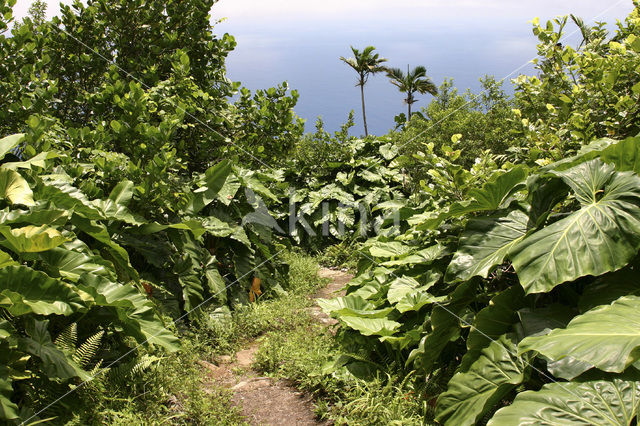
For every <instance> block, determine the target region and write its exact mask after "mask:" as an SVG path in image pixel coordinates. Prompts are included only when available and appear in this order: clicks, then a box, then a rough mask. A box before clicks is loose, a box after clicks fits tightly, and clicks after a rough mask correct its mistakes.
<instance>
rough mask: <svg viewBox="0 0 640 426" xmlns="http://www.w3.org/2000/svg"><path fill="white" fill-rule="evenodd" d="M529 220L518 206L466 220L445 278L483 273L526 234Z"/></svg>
mask: <svg viewBox="0 0 640 426" xmlns="http://www.w3.org/2000/svg"><path fill="white" fill-rule="evenodd" d="M528 222H529V217H528V216H527V215H526V214H524V213H523V212H521V211H520V210H512V211H510V212H508V213H503V214H501V215H498V216H489V217H480V218H476V219H471V220H469V222H467V227H466V229H465V231H464V233H463V234H462V237H460V243H459V248H458V251H457V252H456V253H455V255H454V256H453V259H452V260H451V263H450V264H449V267H448V268H447V275H446V279H447V281H453V280H458V281H466V280H468V279H470V278H471V277H474V276H476V275H478V276H481V277H483V278H484V277H486V276H487V275H488V274H489V272H491V270H492V269H493V268H494V267H495V266H497V265H500V264H501V263H502V262H504V259H505V257H506V256H507V255H508V254H509V251H510V250H511V248H513V247H514V246H515V245H516V244H517V243H518V242H520V241H521V240H522V239H523V238H524V237H525V235H526V232H527V229H528Z"/></svg>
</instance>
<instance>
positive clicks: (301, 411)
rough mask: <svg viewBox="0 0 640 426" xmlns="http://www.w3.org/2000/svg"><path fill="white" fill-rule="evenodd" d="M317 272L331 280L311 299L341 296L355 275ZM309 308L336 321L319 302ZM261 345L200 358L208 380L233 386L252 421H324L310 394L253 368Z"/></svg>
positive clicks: (324, 318) (317, 315)
mask: <svg viewBox="0 0 640 426" xmlns="http://www.w3.org/2000/svg"><path fill="white" fill-rule="evenodd" d="M318 275H320V277H322V278H329V279H330V280H331V281H330V282H329V284H328V285H327V286H326V287H324V288H322V289H320V290H319V291H318V292H317V293H316V294H314V295H312V296H311V298H312V299H320V298H331V297H336V296H338V295H339V293H338V292H339V291H340V290H341V289H342V287H344V285H345V284H346V283H347V282H348V281H349V280H350V279H351V278H352V276H351V275H349V274H347V273H346V272H343V271H340V270H332V269H321V270H320V271H319V274H318ZM309 312H310V313H311V315H313V316H314V317H315V318H316V319H317V320H318V322H320V323H322V324H326V326H327V327H331V326H333V325H334V324H336V323H337V321H336V320H334V319H332V318H330V317H329V316H328V315H326V314H325V313H324V312H322V309H320V307H319V306H317V305H316V304H314V305H313V307H311V308H309ZM259 347H260V343H259V342H258V341H253V342H251V343H249V344H248V345H247V346H246V347H245V348H244V349H243V350H241V351H239V352H237V353H236V354H235V356H234V357H220V358H219V359H218V360H217V365H216V364H212V363H210V362H207V361H200V365H201V366H202V367H203V368H204V369H205V370H206V372H207V374H206V378H207V382H209V383H216V384H218V385H220V384H221V385H223V386H225V387H227V388H230V389H231V390H232V391H233V398H232V400H233V403H234V404H236V405H237V406H238V407H240V408H241V410H242V414H243V415H244V417H245V418H246V421H247V422H248V423H250V424H251V425H273V426H280V425H282V426H285V425H286V426H289V425H300V426H304V425H319V424H325V423H322V422H319V421H317V420H316V418H315V415H314V412H313V403H312V399H311V397H310V396H308V395H306V394H304V393H303V392H300V391H298V390H297V389H295V388H294V387H293V386H291V385H289V384H288V383H286V382H284V381H281V380H274V379H271V378H269V377H262V376H260V375H259V374H258V373H257V372H256V371H254V370H252V369H251V365H252V364H253V361H254V355H255V353H256V351H257V350H258V348H259Z"/></svg>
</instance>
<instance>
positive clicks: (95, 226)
mask: <svg viewBox="0 0 640 426" xmlns="http://www.w3.org/2000/svg"><path fill="white" fill-rule="evenodd" d="M71 221H72V223H73V224H74V225H75V226H76V227H77V228H78V229H80V230H81V231H82V232H84V233H86V234H87V235H90V236H91V237H93V238H95V239H96V241H98V242H100V243H102V244H104V245H105V246H106V250H107V252H108V253H105V254H103V256H104V257H108V260H110V261H111V262H112V263H113V264H114V265H115V267H116V270H117V272H118V275H119V276H120V277H121V278H122V279H123V280H125V281H126V280H137V279H138V271H136V270H135V269H134V268H133V267H132V266H131V263H130V262H129V253H127V251H126V250H125V249H124V248H123V247H121V246H120V245H118V244H117V243H116V242H114V241H113V239H112V237H111V235H110V234H109V231H107V227H106V226H105V225H104V224H101V223H97V222H95V221H92V220H89V219H87V218H85V217H82V216H80V215H77V214H74V215H73V216H72V218H71Z"/></svg>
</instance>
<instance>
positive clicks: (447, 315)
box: [407, 280, 476, 371]
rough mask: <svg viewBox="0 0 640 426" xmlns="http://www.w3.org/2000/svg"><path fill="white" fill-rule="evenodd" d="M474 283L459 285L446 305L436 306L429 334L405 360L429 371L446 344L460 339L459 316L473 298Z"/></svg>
mask: <svg viewBox="0 0 640 426" xmlns="http://www.w3.org/2000/svg"><path fill="white" fill-rule="evenodd" d="M475 295H476V281H475V280H469V281H467V282H465V283H462V284H459V285H458V286H457V287H456V288H455V290H454V291H453V292H452V293H451V299H450V300H449V302H447V303H442V304H440V303H439V304H437V305H436V306H434V308H433V310H432V312H431V328H432V330H431V332H430V333H429V334H428V335H427V336H426V337H425V338H423V340H422V341H421V342H420V345H418V348H416V349H414V350H413V351H412V352H411V353H410V354H409V358H408V359H407V363H410V362H413V361H415V362H416V364H418V365H419V366H420V367H421V368H423V369H425V370H426V371H430V370H431V368H432V367H433V364H434V363H435V362H436V360H437V359H438V357H439V356H440V354H441V353H442V350H443V349H444V347H445V346H446V345H447V343H449V342H451V341H453V340H455V339H457V338H459V337H460V330H461V327H462V326H464V325H468V324H466V323H464V322H463V320H462V318H461V317H460V314H461V312H462V310H463V309H464V308H466V307H467V306H468V305H469V304H470V303H471V302H472V301H473V300H474V298H475Z"/></svg>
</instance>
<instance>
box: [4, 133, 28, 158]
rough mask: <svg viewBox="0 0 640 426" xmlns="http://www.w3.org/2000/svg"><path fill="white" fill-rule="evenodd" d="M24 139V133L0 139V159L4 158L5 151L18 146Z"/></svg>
mask: <svg viewBox="0 0 640 426" xmlns="http://www.w3.org/2000/svg"><path fill="white" fill-rule="evenodd" d="M22 139H24V133H18V134H15V135H11V136H7V137H4V138H2V139H0V160H2V159H3V158H4V156H5V155H6V154H7V152H9V151H11V150H12V149H13V148H15V147H16V146H18V145H19V144H20V142H22Z"/></svg>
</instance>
